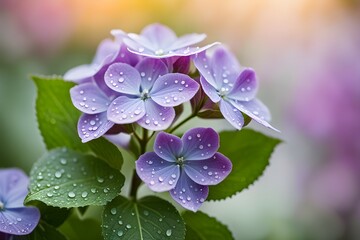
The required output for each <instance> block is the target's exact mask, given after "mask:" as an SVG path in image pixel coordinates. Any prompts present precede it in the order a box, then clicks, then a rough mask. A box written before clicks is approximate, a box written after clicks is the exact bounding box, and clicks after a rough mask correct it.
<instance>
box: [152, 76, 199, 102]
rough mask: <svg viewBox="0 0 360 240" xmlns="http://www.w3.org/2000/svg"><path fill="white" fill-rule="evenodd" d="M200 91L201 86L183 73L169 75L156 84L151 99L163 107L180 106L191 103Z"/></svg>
mask: <svg viewBox="0 0 360 240" xmlns="http://www.w3.org/2000/svg"><path fill="white" fill-rule="evenodd" d="M198 90H199V84H198V83H197V82H196V81H195V80H193V79H192V78H190V77H189V76H187V75H185V74H181V73H169V74H166V75H164V76H161V77H160V78H158V80H156V82H155V83H154V86H153V89H152V90H151V98H152V99H153V100H154V101H155V102H156V103H158V104H159V105H161V106H171V107H174V106H178V105H180V104H182V103H184V102H187V101H189V100H190V99H191V98H192V97H194V95H195V93H196V92H197V91H198Z"/></svg>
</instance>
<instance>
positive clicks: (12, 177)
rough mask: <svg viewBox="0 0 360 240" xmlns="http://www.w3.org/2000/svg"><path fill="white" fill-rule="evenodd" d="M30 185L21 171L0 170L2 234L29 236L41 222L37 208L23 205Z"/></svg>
mask: <svg viewBox="0 0 360 240" xmlns="http://www.w3.org/2000/svg"><path fill="white" fill-rule="evenodd" d="M28 184H29V179H28V177H27V176H26V175H25V174H24V173H23V172H22V171H21V170H18V169H2V170H0V233H4V234H5V236H6V234H10V235H26V234H29V233H31V232H32V231H33V230H34V228H35V227H36V226H37V224H38V222H39V220H40V212H39V210H38V209H37V208H35V207H25V206H24V204H23V202H24V199H25V197H26V195H27V193H28V190H27V186H28ZM0 235H1V234H0Z"/></svg>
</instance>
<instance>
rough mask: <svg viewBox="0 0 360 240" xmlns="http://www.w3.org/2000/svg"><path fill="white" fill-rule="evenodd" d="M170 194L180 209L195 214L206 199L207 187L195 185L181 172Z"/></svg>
mask: <svg viewBox="0 0 360 240" xmlns="http://www.w3.org/2000/svg"><path fill="white" fill-rule="evenodd" d="M170 194H171V197H172V198H173V199H174V200H175V201H176V202H178V203H179V204H180V205H181V206H182V207H184V208H186V209H188V210H191V211H194V212H196V211H197V210H198V209H199V208H200V206H201V205H202V203H203V202H204V201H205V199H206V198H207V196H208V194H209V187H208V186H203V185H199V184H197V183H196V182H194V181H193V180H191V178H189V177H188V176H187V175H186V173H185V172H184V171H181V175H180V179H179V180H178V182H177V184H176V187H175V188H174V189H172V190H171V191H170Z"/></svg>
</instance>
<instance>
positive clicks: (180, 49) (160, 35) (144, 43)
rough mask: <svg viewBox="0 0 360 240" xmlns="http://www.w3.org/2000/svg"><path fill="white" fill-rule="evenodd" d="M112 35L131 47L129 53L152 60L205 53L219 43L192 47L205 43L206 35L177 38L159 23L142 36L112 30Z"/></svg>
mask: <svg viewBox="0 0 360 240" xmlns="http://www.w3.org/2000/svg"><path fill="white" fill-rule="evenodd" d="M112 34H113V35H114V36H115V37H117V38H118V39H123V41H124V43H125V44H126V45H127V46H128V47H129V51H131V52H133V53H136V54H139V55H142V56H146V57H152V58H168V57H173V56H190V55H193V54H196V53H199V52H201V51H204V50H206V49H208V48H210V47H212V46H214V45H216V44H218V43H213V44H210V45H207V46H205V47H201V48H200V47H192V45H194V44H197V43H199V42H201V41H203V40H204V39H205V38H206V35H205V34H196V33H192V34H187V35H184V36H181V37H179V38H178V37H177V36H176V34H175V33H174V32H173V31H172V30H171V29H170V28H168V27H166V26H164V25H161V24H159V23H155V24H151V25H148V26H147V27H145V28H144V29H143V30H142V32H141V34H140V35H138V34H135V33H129V34H127V35H126V34H125V33H124V32H123V31H121V30H112Z"/></svg>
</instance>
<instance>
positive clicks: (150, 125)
mask: <svg viewBox="0 0 360 240" xmlns="http://www.w3.org/2000/svg"><path fill="white" fill-rule="evenodd" d="M144 105H145V112H146V114H145V116H144V117H143V118H141V119H139V121H137V123H138V124H139V125H140V126H142V127H143V128H146V129H149V130H153V131H160V130H165V129H167V128H168V127H169V126H170V125H171V123H172V122H173V120H174V118H175V110H174V108H172V107H163V106H161V105H159V104H157V103H156V102H154V101H153V100H151V99H147V100H146V101H145V102H144Z"/></svg>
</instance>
